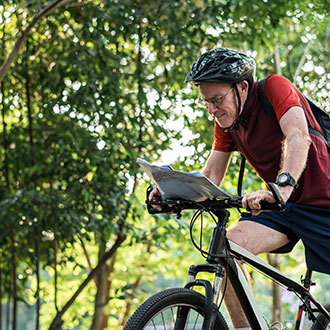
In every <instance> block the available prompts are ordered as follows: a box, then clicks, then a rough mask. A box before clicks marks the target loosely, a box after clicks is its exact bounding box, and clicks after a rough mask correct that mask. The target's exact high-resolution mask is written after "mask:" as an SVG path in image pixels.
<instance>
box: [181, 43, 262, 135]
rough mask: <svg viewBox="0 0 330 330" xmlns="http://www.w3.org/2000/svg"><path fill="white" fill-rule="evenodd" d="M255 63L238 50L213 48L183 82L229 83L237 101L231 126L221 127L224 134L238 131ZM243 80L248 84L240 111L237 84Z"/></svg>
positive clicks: (251, 82)
mask: <svg viewBox="0 0 330 330" xmlns="http://www.w3.org/2000/svg"><path fill="white" fill-rule="evenodd" d="M255 66H256V64H255V61H254V59H253V58H252V57H250V56H247V55H246V54H244V53H241V52H239V51H238V50H234V49H230V48H215V49H212V50H210V51H208V52H206V53H204V54H203V55H202V56H201V57H200V58H199V59H198V60H197V61H196V62H195V63H194V64H193V66H192V67H191V69H190V72H189V73H188V74H187V76H186V79H185V82H192V83H194V84H195V85H199V84H200V83H201V82H218V83H219V82H220V83H221V82H224V83H230V84H232V85H233V87H234V89H235V93H236V96H237V99H238V109H237V118H236V120H235V121H234V123H233V124H232V125H231V126H228V127H223V128H222V129H223V130H224V132H232V131H236V130H238V129H239V125H240V122H241V120H242V117H243V114H244V112H245V109H246V105H247V103H248V100H249V97H250V88H251V86H252V84H253V72H254V70H255ZM243 80H247V81H248V83H249V89H248V95H247V100H246V102H245V104H244V106H243V110H242V111H240V109H241V97H240V95H239V92H238V89H237V84H238V83H239V82H241V81H243Z"/></svg>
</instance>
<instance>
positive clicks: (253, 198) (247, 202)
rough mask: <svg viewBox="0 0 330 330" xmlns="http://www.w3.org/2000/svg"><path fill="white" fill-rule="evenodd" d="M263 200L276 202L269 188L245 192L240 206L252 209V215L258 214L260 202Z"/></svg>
mask: <svg viewBox="0 0 330 330" xmlns="http://www.w3.org/2000/svg"><path fill="white" fill-rule="evenodd" d="M261 201H265V202H268V203H276V200H275V198H274V196H273V194H272V192H271V191H269V190H258V191H255V192H253V193H251V194H247V195H245V196H244V197H243V199H242V206H243V207H244V208H245V209H246V208H248V207H249V208H250V209H251V210H252V214H253V215H258V214H259V213H260V212H262V211H258V210H260V209H261V205H260V202H261Z"/></svg>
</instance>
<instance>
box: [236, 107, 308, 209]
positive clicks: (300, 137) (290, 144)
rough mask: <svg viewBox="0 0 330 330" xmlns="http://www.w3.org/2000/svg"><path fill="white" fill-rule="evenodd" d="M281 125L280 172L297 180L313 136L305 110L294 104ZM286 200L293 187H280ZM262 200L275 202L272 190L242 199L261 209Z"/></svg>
mask: <svg viewBox="0 0 330 330" xmlns="http://www.w3.org/2000/svg"><path fill="white" fill-rule="evenodd" d="M279 123H280V127H281V130H282V132H283V135H284V140H283V147H282V156H281V166H280V171H279V173H278V174H280V173H284V172H288V173H290V174H291V176H292V177H293V178H294V179H295V181H296V182H297V181H298V180H299V178H300V176H301V174H302V172H303V171H304V169H305V167H306V162H307V156H308V149H309V145H310V144H311V138H310V136H309V133H308V125H307V120H306V117H305V113H304V110H303V109H302V108H301V107H298V106H293V107H291V108H290V109H288V110H287V111H286V113H285V114H284V115H283V116H282V117H281V119H280V122H279ZM278 188H279V190H280V192H281V194H282V196H283V200H284V202H286V201H287V200H288V199H289V197H290V195H291V193H292V192H293V187H291V186H285V187H278ZM261 200H264V201H267V202H270V203H274V202H275V199H274V197H273V195H272V193H271V192H270V191H265V190H260V191H256V192H254V193H251V194H248V195H245V196H244V198H243V201H242V205H243V207H247V205H249V206H250V208H252V209H259V208H260V204H259V202H260V201H261Z"/></svg>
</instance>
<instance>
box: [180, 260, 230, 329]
mask: <svg viewBox="0 0 330 330" xmlns="http://www.w3.org/2000/svg"><path fill="white" fill-rule="evenodd" d="M199 272H208V273H215V278H214V282H213V287H212V285H211V283H210V282H209V281H206V280H202V279H196V276H197V274H198V273H199ZM224 274H225V269H224V267H223V266H219V265H216V264H201V265H193V266H190V268H189V275H188V280H187V283H186V285H185V288H187V289H190V288H192V287H194V286H202V287H204V289H205V307H204V311H205V317H204V321H203V327H202V329H203V330H210V329H213V326H214V322H215V315H216V314H215V312H216V310H217V309H218V303H219V299H220V293H221V282H222V278H223V277H224ZM188 312H189V308H187V307H180V308H179V309H178V312H177V319H176V322H175V327H174V329H175V330H182V329H184V326H185V324H186V321H187V316H188Z"/></svg>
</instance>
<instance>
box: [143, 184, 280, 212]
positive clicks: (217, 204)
mask: <svg viewBox="0 0 330 330" xmlns="http://www.w3.org/2000/svg"><path fill="white" fill-rule="evenodd" d="M268 186H269V188H270V190H271V192H272V193H273V195H274V198H275V200H276V203H267V202H264V201H261V202H260V206H261V209H260V210H269V211H283V210H284V209H285V203H284V202H283V199H282V197H281V195H280V193H279V191H278V190H277V187H276V185H275V184H273V183H268ZM151 190H152V187H151V186H150V187H148V189H147V200H146V204H147V208H148V212H149V213H150V214H157V213H168V212H171V213H177V214H179V213H180V212H181V211H183V210H202V209H204V210H209V211H211V212H212V211H216V210H219V209H229V208H242V197H229V198H226V199H222V200H216V199H207V200H205V201H202V202H196V201H189V200H182V199H176V200H169V199H168V200H164V201H157V202H156V201H149V194H150V192H151ZM153 205H160V206H161V207H162V211H158V210H156V209H155V208H153V207H152V206H153ZM248 211H251V209H248Z"/></svg>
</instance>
